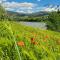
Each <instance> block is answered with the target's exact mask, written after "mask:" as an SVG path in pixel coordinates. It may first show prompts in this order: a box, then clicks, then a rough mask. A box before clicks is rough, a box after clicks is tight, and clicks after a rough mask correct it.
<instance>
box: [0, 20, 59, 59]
mask: <svg viewBox="0 0 60 60" xmlns="http://www.w3.org/2000/svg"><path fill="white" fill-rule="evenodd" d="M31 38H34V41H35V42H37V44H32V43H31ZM59 39H60V34H59V33H58V32H53V31H47V30H40V29H35V28H32V27H27V26H23V25H20V24H18V23H17V22H8V21H0V60H1V59H2V60H20V59H21V60H58V59H59V60H60V58H59V57H60V42H59ZM15 41H16V42H15ZM20 41H23V42H24V46H20V45H18V44H17V43H18V42H20ZM16 45H17V46H16ZM17 47H18V50H17ZM18 52H19V53H18Z"/></svg>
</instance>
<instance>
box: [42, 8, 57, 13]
mask: <svg viewBox="0 0 60 60" xmlns="http://www.w3.org/2000/svg"><path fill="white" fill-rule="evenodd" d="M43 11H49V12H52V11H57V9H55V7H53V8H45V9H44V10H43Z"/></svg>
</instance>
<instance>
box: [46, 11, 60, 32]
mask: <svg viewBox="0 0 60 60" xmlns="http://www.w3.org/2000/svg"><path fill="white" fill-rule="evenodd" d="M47 27H48V29H50V30H54V31H58V32H60V13H57V12H52V13H51V14H50V15H49V17H48V21H47Z"/></svg>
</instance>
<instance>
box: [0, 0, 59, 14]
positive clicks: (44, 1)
mask: <svg viewBox="0 0 60 60" xmlns="http://www.w3.org/2000/svg"><path fill="white" fill-rule="evenodd" d="M0 4H2V5H3V7H5V9H6V10H8V11H15V12H20V13H33V12H38V11H56V10H57V7H58V5H60V0H0Z"/></svg>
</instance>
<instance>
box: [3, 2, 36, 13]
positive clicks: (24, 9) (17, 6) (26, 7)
mask: <svg viewBox="0 0 60 60" xmlns="http://www.w3.org/2000/svg"><path fill="white" fill-rule="evenodd" d="M2 5H3V7H5V9H6V10H9V11H13V10H14V11H16V12H21V13H32V9H33V8H34V7H36V6H37V4H35V3H28V2H23V3H19V2H4V3H3V4H2Z"/></svg>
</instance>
